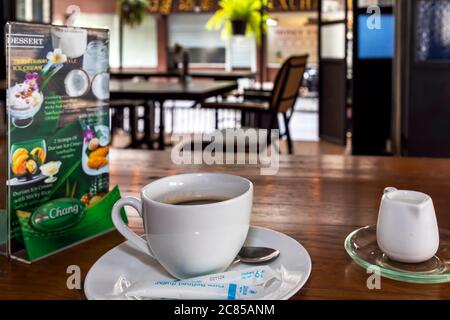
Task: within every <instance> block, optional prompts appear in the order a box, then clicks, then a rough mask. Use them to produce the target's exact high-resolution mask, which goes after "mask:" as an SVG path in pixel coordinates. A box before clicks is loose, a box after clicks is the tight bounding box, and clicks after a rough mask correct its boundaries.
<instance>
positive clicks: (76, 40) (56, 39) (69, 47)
mask: <svg viewBox="0 0 450 320" xmlns="http://www.w3.org/2000/svg"><path fill="white" fill-rule="evenodd" d="M52 45H53V48H59V49H61V51H62V53H63V54H65V55H66V56H67V57H69V58H72V59H75V58H79V57H81V56H82V55H83V54H84V52H85V51H86V47H87V30H86V29H79V28H63V27H53V28H52Z"/></svg>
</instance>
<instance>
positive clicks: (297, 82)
mask: <svg viewBox="0 0 450 320" xmlns="http://www.w3.org/2000/svg"><path fill="white" fill-rule="evenodd" d="M307 61H308V55H307V54H305V55H299V56H291V57H289V58H288V59H287V60H286V61H285V62H284V63H283V65H282V66H281V69H280V70H279V71H278V73H277V76H276V78H275V82H274V84H273V90H272V96H271V100H270V109H271V110H273V111H276V112H286V111H288V110H289V109H290V108H292V107H293V106H294V104H295V101H296V100H297V97H298V93H299V90H300V86H301V84H302V81H303V74H304V73H305V69H306V62H307Z"/></svg>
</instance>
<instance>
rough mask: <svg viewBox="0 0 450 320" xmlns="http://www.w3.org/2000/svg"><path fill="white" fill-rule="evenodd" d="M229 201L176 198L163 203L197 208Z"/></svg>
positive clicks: (211, 197) (191, 197)
mask: <svg viewBox="0 0 450 320" xmlns="http://www.w3.org/2000/svg"><path fill="white" fill-rule="evenodd" d="M229 199H231V197H226V196H190V197H177V198H173V199H168V200H165V201H163V203H166V204H173V205H176V206H198V205H204V204H211V203H216V202H222V201H226V200H229Z"/></svg>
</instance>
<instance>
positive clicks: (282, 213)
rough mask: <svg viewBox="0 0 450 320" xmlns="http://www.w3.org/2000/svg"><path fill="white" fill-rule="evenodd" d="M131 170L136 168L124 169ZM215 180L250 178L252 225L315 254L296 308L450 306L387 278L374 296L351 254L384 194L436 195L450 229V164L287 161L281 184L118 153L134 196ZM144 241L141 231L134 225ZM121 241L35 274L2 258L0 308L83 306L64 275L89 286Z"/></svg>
mask: <svg viewBox="0 0 450 320" xmlns="http://www.w3.org/2000/svg"><path fill="white" fill-rule="evenodd" d="M126 164H132V165H126ZM199 171H216V172H227V173H231V174H237V175H241V176H245V177H247V178H249V179H250V180H252V181H253V183H254V185H255V199H254V209H253V216H252V224H253V225H256V226H263V227H268V228H271V229H273V230H277V231H280V232H283V233H285V234H287V235H289V236H291V237H293V238H294V239H296V240H297V241H299V242H300V243H301V244H302V245H303V246H305V248H306V249H307V250H308V251H309V253H310V255H311V259H312V264H313V268H312V273H311V277H310V278H309V280H308V282H307V283H306V285H305V286H304V287H303V289H301V290H300V291H299V292H298V293H297V294H296V295H295V296H294V297H293V298H294V299H450V290H449V288H450V287H449V286H450V285H449V284H435V285H414V284H409V283H402V282H396V281H393V280H389V279H385V278H383V279H382V281H381V287H382V289H381V290H368V289H367V287H366V280H367V277H368V275H367V274H366V271H365V270H364V269H362V268H361V267H359V266H358V265H356V264H355V263H354V262H353V261H352V260H351V259H350V258H349V257H348V256H347V253H346V252H345V250H344V239H345V238H346V236H347V235H348V234H349V233H350V232H351V231H353V230H354V229H356V228H358V227H361V226H365V225H369V224H374V223H375V222H376V217H377V210H378V205H379V201H380V196H381V193H382V190H383V188H384V187H386V186H396V187H398V188H408V189H417V190H420V191H424V192H426V193H429V194H430V195H432V197H433V199H434V204H435V208H436V210H437V214H438V221H439V223H440V227H441V228H446V229H449V228H450V215H449V210H450V197H449V196H448V193H449V190H450V160H443V159H440V160H430V159H407V158H404V159H400V158H375V157H373V158H372V157H344V156H334V155H325V156H318V157H307V156H282V157H281V160H280V171H279V173H278V175H276V176H261V175H260V174H259V173H260V172H259V170H258V168H257V167H255V166H200V165H197V166H177V165H174V164H172V162H171V160H170V153H169V152H159V151H154V152H149V151H144V150H139V151H135V150H133V151H127V150H125V151H124V150H120V151H118V150H113V151H112V152H111V184H112V185H114V184H119V186H120V188H121V190H122V193H123V195H134V196H137V195H138V192H139V190H140V188H141V186H143V185H145V184H147V183H149V182H151V181H153V180H155V179H157V178H160V177H164V176H167V175H173V174H177V173H182V172H199ZM130 225H131V226H132V228H134V229H135V230H136V231H138V232H142V223H141V221H140V220H139V219H138V218H137V217H136V216H131V217H130ZM123 240H124V239H123V238H122V237H121V236H120V235H119V234H118V233H117V232H112V233H110V234H107V235H104V236H101V237H99V238H96V239H95V240H91V241H89V242H87V243H84V244H81V245H78V246H76V247H74V248H71V249H68V250H66V251H64V252H61V253H59V254H56V255H54V256H51V257H49V258H47V259H45V260H42V261H39V262H36V263H35V264H32V265H25V264H22V263H19V262H15V261H8V260H7V259H6V258H3V257H2V258H0V299H14V298H15V299H29V298H37V299H55V298H56V299H59V298H65V299H83V298H84V295H83V291H82V290H72V291H71V290H68V289H67V288H66V280H67V276H68V275H67V274H66V268H67V266H69V265H72V264H75V265H79V266H80V267H81V270H82V274H83V278H84V276H85V275H86V273H87V272H88V271H89V269H90V267H91V266H92V264H93V263H94V262H95V261H96V260H97V259H98V258H100V257H101V256H102V255H103V254H104V253H105V252H106V251H107V250H109V249H111V248H113V247H114V246H116V245H118V244H119V243H121V242H122V241H123Z"/></svg>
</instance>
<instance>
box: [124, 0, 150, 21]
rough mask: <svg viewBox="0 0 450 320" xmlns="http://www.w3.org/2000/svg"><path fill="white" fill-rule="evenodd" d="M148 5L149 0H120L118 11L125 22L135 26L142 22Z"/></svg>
mask: <svg viewBox="0 0 450 320" xmlns="http://www.w3.org/2000/svg"><path fill="white" fill-rule="evenodd" d="M148 6H149V3H148V0H118V1H117V13H118V15H119V17H120V18H121V20H122V22H123V24H125V25H127V26H130V27H134V26H138V25H140V24H141V23H142V21H143V20H144V17H145V15H146V14H147V10H148Z"/></svg>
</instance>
